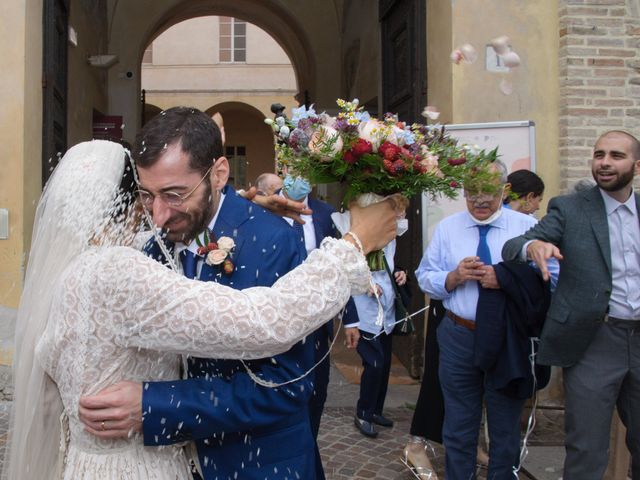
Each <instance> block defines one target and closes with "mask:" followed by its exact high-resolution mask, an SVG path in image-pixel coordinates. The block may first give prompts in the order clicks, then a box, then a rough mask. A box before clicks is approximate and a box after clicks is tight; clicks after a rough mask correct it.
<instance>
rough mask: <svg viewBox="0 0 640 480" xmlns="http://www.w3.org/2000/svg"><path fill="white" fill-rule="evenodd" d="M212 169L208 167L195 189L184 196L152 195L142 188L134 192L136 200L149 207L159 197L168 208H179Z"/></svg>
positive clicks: (176, 194)
mask: <svg viewBox="0 0 640 480" xmlns="http://www.w3.org/2000/svg"><path fill="white" fill-rule="evenodd" d="M212 168H213V167H209V170H207V172H206V173H205V174H204V176H203V177H202V178H201V179H200V181H199V182H198V184H197V185H196V186H195V187H193V189H192V190H191V191H190V192H187V193H185V194H184V195H181V194H179V193H177V192H162V193H159V194H158V195H154V194H153V193H151V192H149V191H147V190H143V189H142V188H139V189H137V190H136V195H138V199H139V200H140V203H142V204H143V205H144V206H145V207H150V206H151V205H153V201H154V200H155V198H156V196H157V197H160V199H161V200H162V201H163V202H164V203H166V204H167V205H169V206H170V207H179V206H181V205H182V204H183V203H184V201H185V200H186V199H187V198H189V197H190V196H191V194H192V193H193V192H195V191H196V190H197V189H198V187H199V186H200V185H201V184H202V182H204V179H205V178H207V177H208V176H209V172H210V171H211V169H212Z"/></svg>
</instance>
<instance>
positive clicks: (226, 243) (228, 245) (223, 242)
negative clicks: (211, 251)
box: [218, 237, 236, 252]
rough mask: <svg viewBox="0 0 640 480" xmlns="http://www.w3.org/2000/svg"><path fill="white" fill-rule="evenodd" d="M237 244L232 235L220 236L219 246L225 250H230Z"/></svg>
mask: <svg viewBox="0 0 640 480" xmlns="http://www.w3.org/2000/svg"><path fill="white" fill-rule="evenodd" d="M235 246H236V243H235V242H234V241H233V238H230V237H220V238H219V239H218V248H219V249H220V250H224V251H225V252H230V251H231V250H233V249H234V248H235Z"/></svg>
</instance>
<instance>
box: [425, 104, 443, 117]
mask: <svg viewBox="0 0 640 480" xmlns="http://www.w3.org/2000/svg"><path fill="white" fill-rule="evenodd" d="M422 116H423V117H425V118H428V119H429V120H437V119H438V117H439V116H440V112H439V111H438V109H437V108H436V107H433V106H426V107H424V110H422Z"/></svg>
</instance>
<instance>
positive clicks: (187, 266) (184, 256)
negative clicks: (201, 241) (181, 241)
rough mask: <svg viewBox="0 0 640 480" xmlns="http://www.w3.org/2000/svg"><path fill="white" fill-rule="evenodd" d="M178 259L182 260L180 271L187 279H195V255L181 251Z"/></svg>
mask: <svg viewBox="0 0 640 480" xmlns="http://www.w3.org/2000/svg"><path fill="white" fill-rule="evenodd" d="M180 259H181V260H182V271H183V272H184V276H185V277H187V278H196V269H197V266H198V257H197V256H196V254H195V253H193V252H190V251H189V250H183V251H182V252H181V253H180Z"/></svg>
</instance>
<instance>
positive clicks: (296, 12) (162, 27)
mask: <svg viewBox="0 0 640 480" xmlns="http://www.w3.org/2000/svg"><path fill="white" fill-rule="evenodd" d="M285 3H288V2H285ZM294 3H295V2H291V4H292V5H293V4H294ZM316 10H319V11H321V12H320V13H316V14H315V17H316V18H315V19H313V18H310V17H311V14H310V12H305V10H304V9H301V8H300V7H296V8H291V5H289V6H288V8H287V6H286V5H284V4H283V5H278V4H273V3H271V2H269V3H267V2H263V1H261V0H236V1H234V2H224V1H210V0H207V1H205V0H190V1H186V0H157V1H155V2H154V3H153V8H152V9H149V8H148V6H147V7H145V5H143V4H142V3H140V2H126V3H125V2H118V3H116V4H114V8H113V10H112V11H111V18H110V26H109V50H110V52H112V53H114V54H116V55H118V58H119V63H118V65H117V67H115V68H113V69H111V70H110V71H109V110H110V111H111V112H117V113H118V114H122V115H123V117H124V121H125V123H126V124H128V125H139V123H140V121H139V119H140V118H141V111H140V110H141V104H140V102H139V94H140V88H141V84H140V73H141V69H140V65H141V62H142V60H143V57H144V53H145V49H146V47H147V45H149V44H150V43H151V42H152V41H153V40H154V39H155V38H157V37H158V36H159V35H161V34H162V33H163V32H164V31H166V30H167V29H168V28H170V27H172V26H173V25H176V24H177V23H180V22H181V21H183V20H187V19H193V18H197V17H203V16H211V15H218V16H228V17H233V18H237V19H241V20H244V21H246V22H249V23H251V24H253V25H256V26H257V27H259V28H261V29H262V30H264V31H265V32H267V33H268V34H269V35H270V36H271V37H273V39H274V40H275V41H276V42H277V43H278V44H279V45H280V46H281V47H282V49H283V50H284V51H285V52H286V54H287V56H288V57H289V59H290V61H291V65H292V66H293V70H294V74H295V78H296V88H295V90H296V93H295V95H294V96H295V98H296V103H301V102H304V101H305V100H309V101H316V98H317V97H316V93H314V92H316V88H318V89H319V90H322V92H323V93H322V95H323V96H325V97H327V99H329V98H331V99H335V97H336V94H337V92H339V91H340V87H341V78H340V71H341V67H340V55H339V52H340V22H339V19H338V18H337V17H338V15H337V13H336V10H335V8H334V7H332V6H330V5H325V4H324V3H323V4H321V5H318V6H317V8H316ZM303 15H306V18H305V17H303ZM301 16H302V17H301ZM318 17H320V18H322V19H323V20H324V21H323V22H322V35H323V37H324V38H327V39H329V41H326V40H325V41H323V42H322V44H317V45H314V44H313V43H314V42H312V41H311V40H310V38H309V35H310V34H311V32H310V31H309V27H308V25H306V24H307V23H311V22H313V21H314V20H315V21H316V23H317V18H318ZM317 26H319V25H316V27H317ZM315 43H318V42H315ZM195 47H197V45H196V46H195ZM190 48H194V45H190ZM320 61H322V63H323V64H324V67H325V68H327V70H328V71H332V72H335V74H333V75H331V77H330V78H329V77H328V78H324V79H322V81H321V82H319V81H318V78H317V65H318V63H319V62H320ZM329 92H330V93H329ZM326 102H327V104H329V103H332V102H329V101H328V100H326ZM194 106H198V105H194ZM200 108H201V107H200ZM134 135H135V132H134V131H131V130H130V131H125V137H133V136H134Z"/></svg>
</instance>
